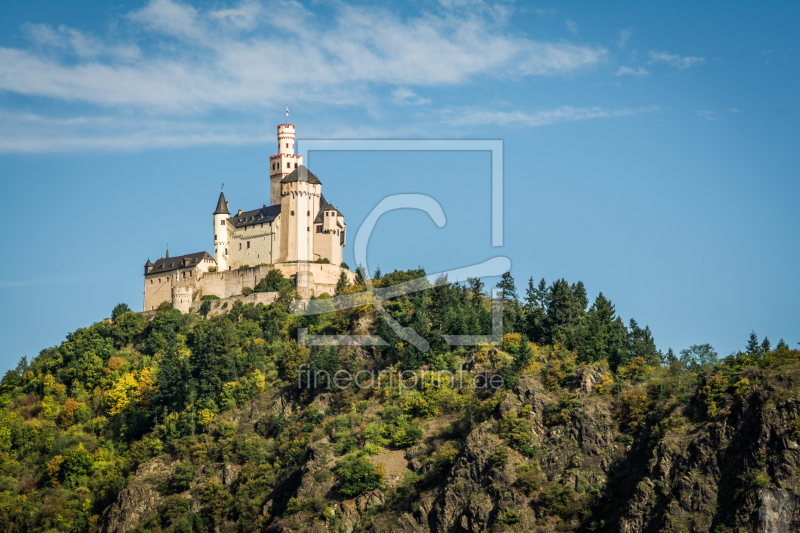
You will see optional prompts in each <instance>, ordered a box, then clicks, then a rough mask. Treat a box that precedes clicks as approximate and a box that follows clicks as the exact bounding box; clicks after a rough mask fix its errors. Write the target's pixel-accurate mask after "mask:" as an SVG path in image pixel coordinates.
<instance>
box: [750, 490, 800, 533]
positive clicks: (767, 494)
mask: <svg viewBox="0 0 800 533" xmlns="http://www.w3.org/2000/svg"><path fill="white" fill-rule="evenodd" d="M795 506H796V497H795V494H794V492H792V491H788V490H764V491H763V492H762V493H761V507H759V508H758V530H757V531H758V533H789V531H791V529H790V526H791V524H792V514H793V513H794V508H795Z"/></svg>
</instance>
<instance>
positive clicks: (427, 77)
mask: <svg viewBox="0 0 800 533" xmlns="http://www.w3.org/2000/svg"><path fill="white" fill-rule="evenodd" d="M326 9H328V12H327V13H326V17H320V16H318V14H317V13H315V12H313V11H310V10H309V8H306V7H305V6H303V5H302V4H300V3H298V2H293V1H285V2H284V1H280V0H265V1H263V2H262V1H260V0H243V1H240V2H238V3H230V4H221V3H213V4H211V6H210V7H207V6H206V7H197V6H193V5H190V4H188V3H184V2H182V1H180V0H149V1H148V2H147V3H145V4H144V6H143V7H141V8H139V9H136V10H133V11H130V12H127V13H125V14H124V15H122V16H120V17H119V18H118V19H116V20H113V21H112V24H111V26H110V28H109V31H108V32H107V33H102V32H98V30H96V29H95V31H94V32H89V31H84V30H83V29H78V28H71V27H67V26H64V25H56V26H51V25H47V24H30V23H27V24H24V25H23V26H22V33H23V35H24V36H25V37H26V38H27V40H28V44H27V45H25V44H22V45H17V46H13V47H12V46H6V47H0V91H4V92H6V93H11V94H16V95H20V96H22V97H23V98H22V99H21V100H20V102H22V104H21V105H19V106H18V107H17V109H20V110H21V109H25V105H26V104H25V102H36V104H33V103H31V107H30V108H31V109H37V110H41V109H48V110H57V111H51V112H53V113H56V112H57V113H58V115H57V116H55V115H54V116H49V117H48V116H47V113H48V111H38V112H36V113H27V114H26V113H16V114H15V113H7V112H6V113H4V112H3V110H0V151H4V152H9V151H22V152H44V151H54V150H56V151H65V150H98V149H139V148H149V147H153V146H187V145H203V144H212V143H215V144H220V143H222V144H226V143H229V144H244V143H250V142H261V141H262V140H263V139H265V138H271V136H272V135H273V132H272V131H271V128H267V130H265V126H264V124H263V121H259V118H256V117H261V116H262V115H265V114H267V113H268V112H269V110H272V109H275V108H282V106H283V104H285V103H289V104H290V105H292V103H294V105H297V104H300V103H302V104H304V105H305V106H306V107H312V106H328V107H334V108H335V107H337V106H338V107H341V108H344V107H359V108H362V109H364V110H366V111H367V112H368V113H370V114H372V115H373V116H375V115H379V114H380V113H382V112H384V111H383V110H382V104H384V103H395V104H403V105H422V104H429V103H430V100H429V99H428V98H424V97H421V96H419V94H420V93H421V92H422V91H424V90H425V89H426V88H430V87H464V86H466V85H469V84H471V83H473V82H476V81H478V80H485V79H486V78H487V77H491V78H493V79H500V80H507V81H509V82H514V81H516V80H520V79H523V80H524V79H525V78H532V77H554V76H561V75H573V74H575V73H578V72H582V71H589V70H591V69H592V68H594V67H596V66H597V65H599V64H603V63H605V62H606V61H607V56H608V51H607V50H606V49H605V48H603V47H601V46H592V45H585V44H579V43H570V42H568V41H566V40H557V41H542V40H535V39H532V38H530V37H529V36H528V35H526V34H524V33H521V32H519V31H517V30H515V29H514V27H513V25H512V24H511V23H510V18H511V15H512V13H513V12H514V9H516V8H514V7H513V6H512V7H509V6H506V5H505V4H503V5H500V6H496V5H493V4H489V3H486V2H482V1H480V0H475V1H473V0H451V1H444V2H443V4H442V5H441V6H439V7H436V6H434V7H431V8H430V9H429V10H427V11H425V12H421V13H418V14H413V15H399V14H398V13H396V12H395V11H390V10H388V9H384V8H382V7H374V6H368V5H367V6H365V5H350V4H346V3H344V2H336V3H333V4H330V5H329V6H328V7H327V8H326ZM286 21H292V23H291V24H287V23H286ZM287 84H290V85H291V91H288V92H287ZM287 95H288V102H287ZM24 97H31V98H30V99H29V100H25V98H24ZM43 98H44V100H43ZM42 101H45V102H48V105H46V106H44V107H43V106H41V105H39V103H40V102H42ZM50 104H54V105H50ZM59 106H60V107H59ZM69 113H72V114H73V115H74V116H66V115H67V114H69ZM220 117H224V118H220ZM242 117H247V119H242Z"/></svg>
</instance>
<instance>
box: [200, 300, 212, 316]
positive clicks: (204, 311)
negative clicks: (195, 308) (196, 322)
mask: <svg viewBox="0 0 800 533" xmlns="http://www.w3.org/2000/svg"><path fill="white" fill-rule="evenodd" d="M210 311H211V302H210V301H208V300H203V303H202V304H200V314H201V315H203V318H208V313H209V312H210Z"/></svg>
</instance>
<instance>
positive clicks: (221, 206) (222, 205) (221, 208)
mask: <svg viewBox="0 0 800 533" xmlns="http://www.w3.org/2000/svg"><path fill="white" fill-rule="evenodd" d="M214 214H215V215H230V214H231V213H230V211H228V202H226V201H225V194H224V193H223V192H222V191H220V192H219V200H217V209H216V210H215V211H214Z"/></svg>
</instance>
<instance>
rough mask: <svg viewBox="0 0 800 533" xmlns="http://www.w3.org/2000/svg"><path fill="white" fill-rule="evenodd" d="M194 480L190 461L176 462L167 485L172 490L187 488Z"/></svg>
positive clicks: (179, 490) (180, 490)
mask: <svg viewBox="0 0 800 533" xmlns="http://www.w3.org/2000/svg"><path fill="white" fill-rule="evenodd" d="M192 481H194V466H192V464H191V463H178V465H177V466H176V467H175V472H174V473H173V474H172V479H170V482H169V487H170V489H171V490H172V492H173V493H174V492H183V491H185V490H189V487H190V486H191V485H192Z"/></svg>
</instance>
